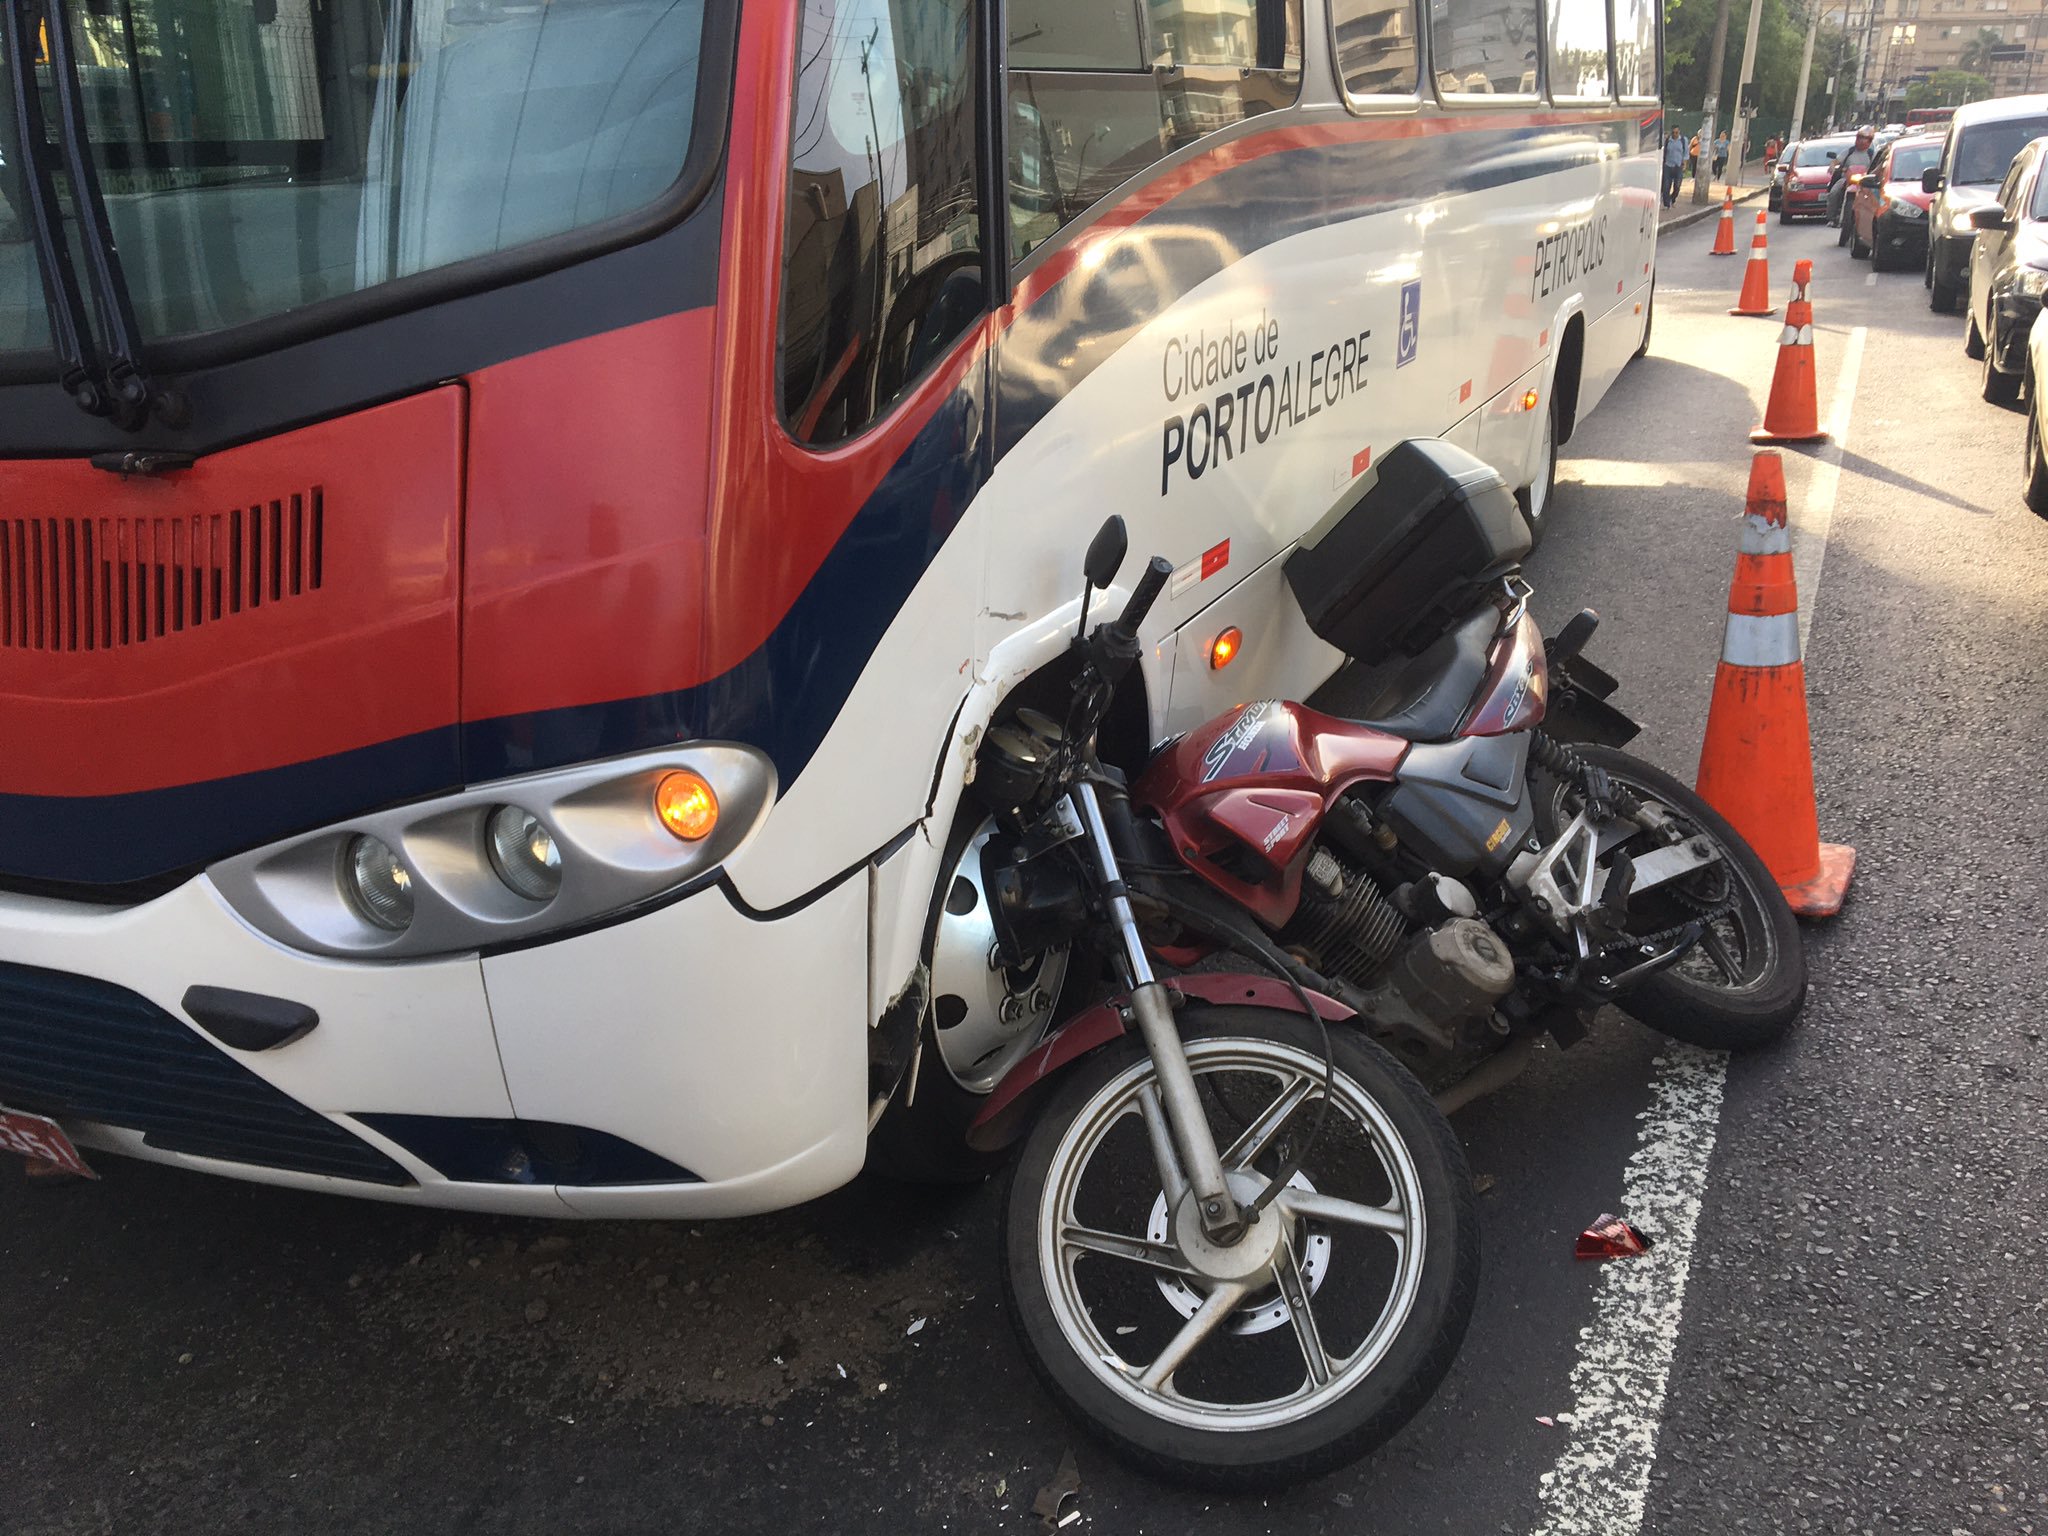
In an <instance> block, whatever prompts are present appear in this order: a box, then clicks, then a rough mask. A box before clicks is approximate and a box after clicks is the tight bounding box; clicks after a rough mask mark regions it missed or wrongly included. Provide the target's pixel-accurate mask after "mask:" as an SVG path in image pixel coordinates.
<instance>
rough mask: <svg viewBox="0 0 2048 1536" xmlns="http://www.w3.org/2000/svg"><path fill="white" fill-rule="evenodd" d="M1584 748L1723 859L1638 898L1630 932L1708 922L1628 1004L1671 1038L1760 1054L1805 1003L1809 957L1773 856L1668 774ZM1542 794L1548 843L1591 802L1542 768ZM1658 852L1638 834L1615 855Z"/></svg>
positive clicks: (1539, 812)
mask: <svg viewBox="0 0 2048 1536" xmlns="http://www.w3.org/2000/svg"><path fill="white" fill-rule="evenodd" d="M1575 750H1576V751H1577V753H1578V755H1579V756H1580V757H1582V758H1584V759H1585V760H1586V761H1587V762H1589V763H1593V764H1596V765H1597V766H1599V767H1601V768H1604V769H1605V770H1606V771H1607V776H1608V777H1609V778H1610V779H1612V780H1614V781H1615V782H1616V783H1618V784H1621V785H1624V786H1626V787H1627V788H1628V789H1630V790H1632V791H1633V792H1634V793H1635V794H1636V795H1637V797H1638V798H1640V799H1643V800H1646V801H1650V802H1652V803H1654V804H1656V805H1659V806H1662V807H1663V808H1664V809H1665V810H1666V811H1667V812H1668V813H1669V814H1670V815H1671V816H1672V817H1673V818H1674V819H1675V820H1676V821H1677V822H1678V824H1679V826H1680V827H1681V829H1683V830H1684V831H1685V832H1686V834H1687V835H1688V836H1701V837H1705V838H1706V839H1707V840H1708V841H1709V842H1711V843H1712V844H1713V845H1714V848H1715V850H1716V851H1717V852H1719V853H1720V855H1721V857H1720V859H1719V861H1717V862H1716V863H1714V864H1711V865H1708V866H1706V867H1705V868H1704V869H1702V870H1700V871H1699V872H1698V873H1696V874H1693V875H1690V876H1688V877H1686V878H1684V879H1681V880H1677V881H1673V882H1671V884H1670V885H1668V886H1663V887H1659V888H1658V889H1656V890H1654V891H1649V892H1645V893H1644V895H1643V897H1642V898H1641V899H1640V900H1639V901H1638V900H1632V901H1631V902H1630V904H1629V911H1628V928H1629V931H1630V932H1631V933H1638V934H1645V935H1647V934H1649V933H1651V932H1653V931H1660V932H1668V931H1669V930H1670V929H1671V928H1673V927H1675V926H1677V925H1680V924H1683V923H1686V922H1688V921H1690V920H1692V919H1694V918H1704V919H1705V926H1704V929H1703V931H1702V933H1701V937H1700V941H1699V942H1698V943H1697V944H1695V945H1694V946H1693V947H1692V949H1691V950H1689V951H1688V952H1687V953H1686V954H1685V955H1684V956H1683V957H1682V958H1681V959H1680V960H1679V961H1678V962H1677V963H1676V964H1675V965H1672V966H1670V967H1669V968H1667V969H1665V970H1662V971H1657V972H1654V973H1652V974H1651V975H1648V976H1645V977H1644V978H1642V980H1640V981H1638V982H1636V983H1635V985H1634V986H1633V987H1631V988H1630V989H1629V990H1628V993H1627V995H1626V996H1624V997H1620V998H1618V999H1616V1001H1617V1003H1618V1005H1619V1006H1620V1007H1622V1008H1623V1009H1625V1010H1627V1011H1628V1012H1629V1013H1631V1014H1633V1015H1634V1016H1635V1017H1636V1018H1638V1019H1640V1020H1642V1022H1643V1023H1645V1024H1647V1025H1649V1026H1650V1027H1651V1028H1652V1029H1654V1030H1656V1031H1657V1032H1658V1033H1660V1034H1665V1035H1669V1036H1671V1037H1672V1038H1673V1039H1675V1040H1684V1041H1686V1042H1687V1043H1689V1044H1692V1045H1699V1046H1705V1047H1706V1048H1707V1049H1709V1050H1718V1051H1743V1050H1753V1049H1755V1048H1756V1047H1758V1046H1762V1045H1768V1044H1770V1043H1771V1042H1772V1041H1773V1040H1776V1039H1777V1038H1778V1037H1779V1036H1780V1035H1782V1034H1784V1033H1785V1031H1786V1030H1788V1029H1790V1028H1791V1027H1792V1021H1793V1020H1794V1019H1796V1018H1798V1017H1799V1010H1800V1009H1801V1008H1802V1007H1803V1006H1804V1005H1805V1002H1806V953H1805V950H1804V949H1803V948H1802V947H1801V944H1800V938H1799V920H1798V919H1797V918H1795V917H1794V916H1793V915H1792V909H1791V907H1789V906H1788V905H1786V902H1785V895H1784V892H1783V891H1781V890H1780V889H1779V888H1778V882H1777V881H1776V880H1774V879H1772V878H1771V872H1770V870H1769V869H1767V868H1766V867H1765V865H1764V861H1763V860H1762V859H1761V858H1759V857H1758V856H1757V853H1756V850H1755V849H1753V848H1751V847H1750V846H1749V843H1748V841H1747V840H1746V839H1745V838H1744V837H1743V836H1742V834H1741V833H1739V832H1737V831H1736V830H1735V829H1734V828H1733V827H1731V826H1729V825H1728V823H1727V822H1726V821H1725V820H1724V819H1722V816H1721V813H1720V812H1719V811H1716V810H1715V809H1714V808H1713V807H1712V806H1711V805H1709V804H1707V802H1706V801H1704V800H1702V799H1701V798H1700V797H1699V796H1698V795H1697V794H1696V793H1694V792H1693V791H1692V790H1691V789H1688V788H1687V787H1686V786H1685V785H1684V784H1682V783H1680V782H1679V781H1678V780H1677V779H1675V778H1673V777H1672V776H1671V775H1670V774H1668V773H1666V772H1664V770H1663V769H1661V768H1656V767H1653V766H1651V765H1650V764H1649V763H1646V762H1644V761H1642V760H1641V759H1640V758H1636V757H1631V756H1630V755H1629V754H1628V753H1626V752H1618V751H1615V750H1614V749H1613V748H1611V747H1593V746H1582V747H1578V748H1576V749H1575ZM1534 787H1535V790H1536V825H1537V830H1538V832H1539V834H1540V835H1541V836H1542V837H1543V838H1544V840H1545V841H1548V840H1550V839H1551V838H1554V837H1556V836H1557V835H1558V833H1559V832H1560V831H1562V830H1563V828H1564V827H1565V826H1566V825H1567V824H1569V822H1570V821H1571V819H1572V817H1573V816H1574V815H1576V814H1577V813H1578V811H1579V810H1580V808H1581V803H1582V798H1583V797H1582V796H1581V794H1580V792H1579V788H1578V786H1577V785H1576V784H1574V783H1570V782H1567V781H1564V780H1561V779H1557V778H1555V777H1552V776H1551V775H1549V774H1548V773H1542V772H1539V773H1538V774H1537V775H1536V776H1535V784H1534ZM1638 843H1641V844H1642V846H1640V847H1639V846H1637V845H1638ZM1650 846H1651V845H1650V844H1649V841H1648V839H1647V837H1646V836H1639V837H1637V838H1632V839H1630V840H1628V841H1626V842H1622V843H1618V844H1616V845H1615V846H1614V847H1613V848H1610V849H1608V851H1607V855H1606V857H1609V858H1611V857H1612V856H1613V854H1614V853H1616V852H1618V851H1620V850H1622V849H1627V850H1629V851H1630V852H1633V853H1636V854H1638V855H1640V854H1641V853H1644V852H1647V851H1648V850H1649V847H1650Z"/></svg>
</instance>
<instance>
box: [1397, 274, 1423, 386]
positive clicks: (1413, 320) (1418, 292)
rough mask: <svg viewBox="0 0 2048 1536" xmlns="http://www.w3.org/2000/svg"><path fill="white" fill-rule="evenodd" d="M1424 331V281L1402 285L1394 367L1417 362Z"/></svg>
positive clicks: (1419, 279) (1402, 366)
mask: <svg viewBox="0 0 2048 1536" xmlns="http://www.w3.org/2000/svg"><path fill="white" fill-rule="evenodd" d="M1421 331H1422V279H1421V278H1419V277H1418V278H1417V279H1415V281H1413V282H1411V283H1403V284H1402V285H1401V331H1400V335H1399V337H1398V338H1397V340H1396V341H1395V344H1394V366H1395V367H1396V368H1406V367H1407V366H1408V365H1409V364H1410V363H1412V362H1414V361H1415V349H1416V347H1417V346H1418V345H1419V343H1420V340H1421Z"/></svg>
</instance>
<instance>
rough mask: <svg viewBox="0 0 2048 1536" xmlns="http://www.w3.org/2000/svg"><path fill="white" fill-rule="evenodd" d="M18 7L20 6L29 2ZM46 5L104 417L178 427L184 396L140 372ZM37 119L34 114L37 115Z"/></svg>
mask: <svg viewBox="0 0 2048 1536" xmlns="http://www.w3.org/2000/svg"><path fill="white" fill-rule="evenodd" d="M0 3H4V0H0ZM22 3H23V4H24V6H26V5H29V4H33V3H34V0H22ZM46 3H47V5H48V9H49V27H48V30H47V35H48V37H49V39H50V78H51V81H52V83H54V84H55V86H56V87H57V108H58V110H59V111H60V112H61V113H62V114H63V117H64V124H63V126H64V133H63V141H64V164H65V169H66V170H67V171H68V172H69V173H70V177H71V191H72V201H73V202H74V203H75V204H76V205H77V208H78V214H79V218H80V221H81V223H82V226H83V228H82V233H83V234H84V236H85V260H86V268H87V270H88V271H89V272H90V273H91V275H92V286H93V298H94V299H95V300H96V301H97V302H98V304H99V311H100V319H101V321H102V323H103V324H104V326H105V328H106V358H105V367H104V369H103V371H102V377H103V379H104V382H105V386H106V389H107V392H108V395H109V400H108V405H109V414H110V415H111V416H112V417H113V419H114V422H115V424H116V425H117V426H120V427H122V428H124V429H126V430H128V431H130V432H133V431H137V430H139V429H140V428H141V427H142V426H143V425H145V424H146V423H147V422H148V420H149V418H150V416H151V415H152V414H154V415H155V416H156V419H157V420H158V421H160V422H162V423H163V424H164V425H165V426H167V427H182V426H184V425H185V423H186V422H188V421H189V420H190V419H191V414H192V413H191V409H190V407H189V405H188V404H187V403H186V400H185V395H184V392H183V391H182V390H180V389H178V388H177V387H176V386H175V385H172V384H163V383H159V382H157V381H156V380H154V379H152V378H151V377H150V376H149V373H148V370H147V369H146V368H145V367H144V366H143V358H142V332H141V328H140V327H139V326H137V325H136V323H135V303H134V300H133V299H132V298H131V297H130V296H129V292H128V282H127V279H126V278H125V277H123V276H122V273H121V258H120V256H119V255H118V254H117V253H116V252H115V250H114V226H113V224H112V222H111V221H110V220H109V219H108V218H107V200H106V199H105V198H104V197H102V196H101V195H100V177H99V171H98V170H97V169H96V168H95V167H94V165H93V163H92V142H91V140H90V138H89V137H88V136H87V129H86V121H85V93H84V92H83V91H82V90H80V89H79V84H78V70H77V67H76V60H75V59H74V58H73V56H72V52H71V29H70V27H69V26H68V25H67V24H66V19H65V16H64V7H63V3H62V0H46ZM37 116H38V117H40V116H41V112H40V109H39V110H38V112H37ZM39 147H41V146H40V145H39Z"/></svg>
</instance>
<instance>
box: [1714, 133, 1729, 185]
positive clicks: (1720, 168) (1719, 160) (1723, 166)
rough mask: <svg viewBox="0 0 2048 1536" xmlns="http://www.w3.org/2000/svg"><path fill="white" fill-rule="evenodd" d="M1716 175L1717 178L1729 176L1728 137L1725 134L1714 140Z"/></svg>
mask: <svg viewBox="0 0 2048 1536" xmlns="http://www.w3.org/2000/svg"><path fill="white" fill-rule="evenodd" d="M1714 174H1715V175H1716V176H1725V175H1727V174H1728V135H1727V134H1725V133H1724V134H1722V135H1721V136H1720V137H1719V138H1718V139H1716V140H1714Z"/></svg>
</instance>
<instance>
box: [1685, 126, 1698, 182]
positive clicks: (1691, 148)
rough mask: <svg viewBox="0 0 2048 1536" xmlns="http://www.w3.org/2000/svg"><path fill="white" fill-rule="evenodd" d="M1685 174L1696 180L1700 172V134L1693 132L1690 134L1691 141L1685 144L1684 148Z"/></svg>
mask: <svg viewBox="0 0 2048 1536" xmlns="http://www.w3.org/2000/svg"><path fill="white" fill-rule="evenodd" d="M1685 174H1686V175H1688V176H1690V177H1692V178H1693V179H1694V180H1698V179H1699V174H1700V136H1699V135H1698V134H1697V133H1695V134H1694V135H1693V136H1692V143H1690V144H1688V145H1687V146H1686V150H1685Z"/></svg>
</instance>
